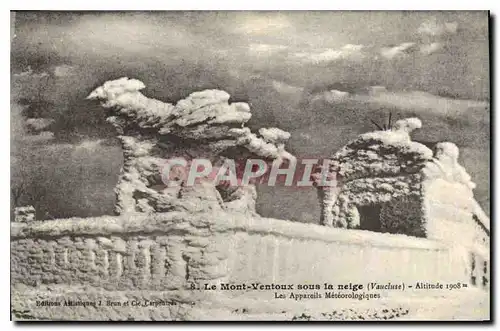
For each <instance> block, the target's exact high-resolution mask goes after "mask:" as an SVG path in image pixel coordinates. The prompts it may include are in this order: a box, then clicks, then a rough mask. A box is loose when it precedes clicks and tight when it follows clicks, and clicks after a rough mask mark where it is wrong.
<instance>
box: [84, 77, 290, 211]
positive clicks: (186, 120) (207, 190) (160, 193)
mask: <svg viewBox="0 0 500 331" xmlns="http://www.w3.org/2000/svg"><path fill="white" fill-rule="evenodd" d="M144 88H145V85H144V83H142V82H141V81H139V80H136V79H128V78H126V77H124V78H120V79H117V80H113V81H108V82H106V83H104V84H103V85H102V86H100V87H98V88H96V89H95V90H94V91H93V92H92V93H90V95H89V96H88V97H87V98H88V99H91V100H99V101H100V102H101V105H102V106H103V107H104V108H108V109H110V111H111V116H109V117H108V119H107V120H108V122H110V123H111V124H112V125H113V126H114V127H115V128H116V130H117V131H118V134H119V138H120V140H121V142H122V146H123V150H124V156H125V160H124V167H123V171H122V175H121V177H120V180H119V182H118V185H117V195H118V203H117V212H118V213H124V212H138V211H139V212H152V211H168V210H171V209H172V208H173V209H179V208H180V209H182V210H184V209H187V210H193V209H195V210H197V211H200V210H204V209H205V207H207V208H208V206H205V203H201V204H200V203H195V204H193V203H187V204H183V203H182V201H181V200H182V199H181V200H179V199H177V197H179V196H181V197H183V198H185V199H187V200H191V202H193V201H194V200H196V201H198V200H206V201H210V204H213V206H212V207H210V208H209V209H213V208H215V209H217V208H226V207H228V206H232V205H238V206H239V207H238V209H239V210H244V209H245V208H242V207H241V204H238V203H235V200H241V201H249V204H250V205H252V206H253V204H252V203H251V201H254V200H255V192H254V189H252V188H245V189H241V190H237V192H234V190H233V191H232V192H231V194H222V195H223V196H224V197H225V199H229V200H228V201H223V202H222V205H221V203H220V201H221V200H222V199H221V197H220V195H219V192H218V191H217V190H220V189H222V188H215V187H211V186H210V185H205V184H204V185H202V186H203V187H204V188H203V189H202V191H203V192H197V193H196V191H197V189H194V188H189V189H187V188H182V187H174V188H172V187H165V185H164V183H163V182H162V178H161V170H162V166H164V164H165V162H166V161H167V160H168V159H170V158H179V157H180V158H184V159H186V160H187V161H188V162H190V161H192V160H193V159H195V158H204V159H208V160H210V161H211V162H212V164H213V165H214V166H220V165H221V164H222V163H223V162H224V160H225V159H226V158H234V159H245V158H252V157H255V158H262V159H265V160H270V161H272V160H276V159H278V160H285V159H293V158H294V157H293V156H292V155H291V154H290V153H288V152H287V151H286V150H285V147H284V145H285V143H286V141H287V140H288V139H289V138H290V134H289V133H288V132H285V131H282V130H280V129H277V128H271V129H266V128H263V129H261V130H260V131H259V133H252V132H251V131H250V129H249V128H247V127H245V124H246V123H247V122H248V120H250V118H251V116H252V114H251V112H250V107H249V106H248V104H246V103H243V102H235V103H231V104H230V103H229V102H228V101H229V98H230V95H229V94H228V93H226V92H224V91H220V90H204V91H200V92H194V93H191V94H190V95H189V96H188V97H187V98H185V99H182V100H180V101H178V102H177V103H176V104H175V105H174V104H169V103H164V102H162V101H159V100H155V99H151V98H148V97H146V96H145V95H143V94H142V93H141V92H140V91H141V90H142V89H144ZM199 189H201V188H199ZM180 191H182V192H180ZM245 192H246V193H245ZM193 199H194V200H193ZM226 202H227V204H226ZM229 202H231V203H230V204H229ZM179 203H180V204H181V206H179ZM252 206H250V207H248V208H249V209H253V207H252Z"/></svg>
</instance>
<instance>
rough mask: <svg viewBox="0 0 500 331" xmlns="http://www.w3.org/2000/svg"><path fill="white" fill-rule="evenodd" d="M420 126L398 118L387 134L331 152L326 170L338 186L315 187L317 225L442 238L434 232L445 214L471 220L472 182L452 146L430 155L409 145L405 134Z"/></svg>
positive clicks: (418, 145)
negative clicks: (319, 211)
mask: <svg viewBox="0 0 500 331" xmlns="http://www.w3.org/2000/svg"><path fill="white" fill-rule="evenodd" d="M421 126H422V123H421V121H420V120H419V119H418V118H407V119H402V120H399V121H397V122H396V123H395V124H394V126H393V127H392V128H391V129H390V130H383V131H375V132H369V133H365V134H361V135H360V136H358V137H357V138H356V139H354V140H353V141H351V142H349V143H348V144H347V145H346V146H344V147H343V148H342V149H341V150H339V151H338V152H337V153H335V154H334V155H333V156H332V158H331V160H330V166H329V168H328V172H329V173H330V174H331V175H332V176H334V177H335V179H336V183H337V185H335V186H325V187H320V186H318V194H319V196H320V200H321V223H322V224H324V225H327V226H334V227H344V228H362V229H367V230H374V231H381V232H391V233H403V234H407V235H413V236H418V237H433V236H437V235H439V236H441V237H442V236H443V235H442V234H441V232H443V233H447V232H449V231H441V229H440V230H439V231H438V228H439V227H440V225H439V224H443V223H442V222H441V221H442V220H445V219H449V216H450V214H449V213H450V212H453V216H457V215H458V213H460V212H462V211H463V212H464V214H463V215H462V218H463V219H468V221H469V220H470V219H472V214H471V210H472V207H471V206H472V205H473V202H474V198H473V193H472V189H473V188H474V187H475V184H474V183H472V182H471V178H470V176H469V175H468V174H467V172H466V171H465V169H464V168H463V167H462V166H460V165H459V164H458V153H459V151H458V148H457V146H455V145H454V144H453V143H450V142H441V143H437V144H435V146H434V147H433V148H434V150H435V151H433V150H431V149H430V148H429V147H427V146H426V145H424V144H422V143H419V142H416V141H412V140H411V137H410V133H411V132H412V131H413V130H415V129H418V128H420V127H421ZM457 195H458V196H460V197H458V196H457ZM450 197H451V198H450ZM453 199H455V201H456V202H453ZM447 204H450V206H449V208H448V206H447ZM440 213H442V217H441V216H439V214H440ZM363 222H365V224H363ZM368 222H374V223H377V222H378V224H371V225H370V224H368ZM469 223H472V222H468V224H469ZM440 239H442V238H440Z"/></svg>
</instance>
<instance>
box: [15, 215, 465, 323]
mask: <svg viewBox="0 0 500 331" xmlns="http://www.w3.org/2000/svg"><path fill="white" fill-rule="evenodd" d="M12 226H13V228H12V235H13V240H12V242H11V251H12V256H11V259H12V274H11V279H12V284H13V300H14V302H15V303H16V305H15V306H16V307H17V308H18V309H21V310H23V309H24V310H26V309H27V310H33V311H38V310H40V312H39V314H42V315H43V314H45V315H43V316H45V317H49V318H50V316H49V315H50V314H53V312H52V313H50V312H48V311H47V310H43V309H44V308H43V307H42V308H41V307H34V300H35V299H38V300H40V299H42V297H43V299H46V297H47V295H51V296H56V295H59V296H62V297H65V298H68V296H73V297H74V299H80V300H83V299H85V298H87V299H89V300H90V298H91V297H92V296H93V295H99V296H100V297H101V298H103V297H105V298H109V299H111V300H113V299H114V300H125V299H127V300H130V299H134V300H141V299H148V300H153V299H155V298H156V300H159V299H161V300H165V301H173V302H176V303H177V304H178V307H175V306H168V308H166V309H156V313H153V312H152V310H151V311H150V310H147V309H143V308H141V309H138V308H133V309H131V310H129V311H127V313H126V314H127V316H129V317H132V318H135V319H141V318H145V319H151V318H152V317H151V316H153V318H154V316H157V318H160V319H191V320H195V319H200V318H204V317H206V313H207V312H208V311H211V309H216V307H218V308H217V309H220V310H221V311H220V314H221V315H220V316H221V318H228V317H229V316H234V315H232V314H233V313H234V311H235V309H236V308H237V307H239V309H240V311H241V310H242V309H245V310H246V311H248V310H251V311H261V312H262V313H264V312H266V313H267V314H269V312H270V311H274V310H273V309H271V310H269V309H268V308H269V307H267V304H272V305H274V307H275V308H276V309H278V307H279V311H278V310H277V313H278V312H279V313H282V312H283V311H285V312H286V314H289V313H290V314H292V313H293V314H296V313H297V312H303V311H305V309H306V308H307V307H309V308H311V307H312V306H311V307H310V305H314V302H300V303H299V302H293V301H289V300H285V301H286V302H288V303H283V304H281V303H277V302H276V301H275V299H274V298H270V297H269V296H270V295H271V296H272V295H273V293H271V292H269V291H257V292H254V293H253V292H252V293H250V292H245V293H242V292H238V291H227V292H221V291H214V293H207V291H204V292H197V291H191V290H189V286H190V284H191V283H193V282H194V283H209V284H220V283H223V282H224V283H226V282H240V281H241V282H245V283H248V282H251V281H255V282H260V283H264V282H277V283H291V284H316V283H318V284H321V283H322V282H330V283H334V284H339V283H341V282H349V281H359V282H365V283H366V282H367V281H379V282H384V281H385V282H394V280H395V279H397V280H398V281H401V282H402V281H405V282H410V281H422V280H429V281H431V280H432V281H436V280H441V281H459V280H460V281H467V280H468V278H467V277H468V275H467V274H466V273H465V272H464V270H465V269H464V268H465V267H464V265H463V261H462V260H461V259H459V258H457V257H456V255H455V252H454V251H453V250H450V249H449V247H447V246H446V245H444V244H443V243H441V242H438V241H433V240H428V239H423V238H415V237H410V236H405V235H394V234H384V233H373V232H369V231H361V230H347V229H337V228H329V227H324V226H320V225H314V224H302V223H294V222H289V221H284V220H277V219H269V218H261V217H249V216H248V214H243V213H235V212H225V211H216V212H204V213H187V212H171V213H164V214H153V215H147V214H139V215H128V216H125V215H124V216H119V217H111V216H108V217H96V218H85V219H74V218H73V219H61V220H52V221H45V222H32V223H13V224H12ZM430 261H432V263H430ZM402 265H404V266H406V267H405V268H401V266H402ZM69 288H71V293H72V294H71V295H70V294H68V292H67V291H68V289H69ZM34 289H36V291H35V290H34ZM78 289H81V291H80V290H78ZM395 295H396V296H397V293H396V294H395ZM416 295H423V294H421V293H420V294H416ZM426 295H428V293H426ZM384 296H387V297H391V296H392V294H391V293H389V292H387V293H384ZM313 301H315V300H313ZM334 301H335V300H334ZM321 302H323V308H324V309H326V308H327V307H326V306H324V301H321ZM337 303H338V302H337ZM360 303H362V302H360ZM207 305H208V306H207ZM263 305H265V307H264V308H263ZM327 305H329V303H328V304H327ZM336 305H337V306H339V305H340V304H336ZM342 305H345V303H343V304H342ZM333 306H335V303H334V302H333V303H332V307H333ZM353 307H354V306H353ZM313 308H314V309H313ZM318 308H320V307H312V308H311V309H312V310H314V311H318ZM89 309H92V308H91V307H90V308H88V307H87V308H83V307H77V308H73V309H69V308H68V309H66V310H65V311H66V313H69V314H73V315H71V316H75V317H79V316H88V315H87V314H88V313H89ZM172 309H173V310H172ZM259 309H260V310H259ZM228 310H230V311H233V313H231V312H229V311H228ZM53 311H54V310H53ZM105 311H106V312H108V313H109V314H110V315H109V316H112V317H113V318H117V319H120V318H122V315H123V314H124V310H123V308H115V309H113V308H112V307H109V308H106V310H105ZM160 312H163V313H160ZM47 314H49V315H47ZM143 314H147V315H143ZM148 314H153V315H148ZM155 314H157V315H155ZM200 314H201V315H200ZM145 316H147V317H145ZM236 316H241V315H239V314H236ZM262 316H263V315H261V317H262ZM266 316H267V315H266ZM287 316H288V315H287ZM289 317H290V316H289ZM290 318H291V317H290Z"/></svg>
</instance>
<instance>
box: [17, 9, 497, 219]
mask: <svg viewBox="0 0 500 331" xmlns="http://www.w3.org/2000/svg"><path fill="white" fill-rule="evenodd" d="M11 60H12V62H11V63H12V101H11V103H12V107H11V108H12V109H11V114H12V116H11V117H12V121H11V127H12V137H13V148H12V160H13V162H12V163H13V167H12V168H13V181H14V182H16V181H19V180H21V178H26V175H25V174H26V173H28V174H29V176H30V177H32V178H33V179H31V180H29V181H28V182H29V186H30V187H31V188H30V189H27V190H28V191H29V192H31V193H29V194H26V197H25V198H22V199H25V200H26V201H24V202H28V200H29V199H30V196H31V197H34V196H37V197H39V198H38V200H39V203H38V207H39V208H40V209H43V210H44V211H43V213H44V214H45V212H46V211H50V212H49V214H50V215H52V216H53V217H62V216H71V215H78V216H86V215H100V214H110V213H111V212H112V206H113V203H114V193H113V187H114V185H115V183H116V180H117V176H118V173H119V168H120V164H121V152H120V148H119V146H118V145H117V143H116V141H115V140H113V138H112V137H113V131H112V129H111V128H110V127H109V126H107V125H106V123H105V121H104V120H105V117H106V116H105V113H104V112H103V110H102V109H100V108H99V107H98V106H97V105H95V104H93V103H91V102H88V101H86V100H85V99H84V98H85V96H86V95H87V94H88V93H89V92H90V91H91V90H92V89H93V88H95V87H96V86H98V85H100V84H102V83H103V82H104V81H106V80H110V79H116V78H119V77H122V76H128V77H131V78H132V77H133V78H138V79H140V80H142V81H143V82H144V83H145V84H146V86H147V88H146V89H145V90H144V94H146V95H147V96H149V97H154V98H157V99H161V100H164V101H168V102H175V101H176V100H178V99H179V98H183V97H185V96H187V95H188V94H189V93H191V92H193V91H196V90H200V89H204V88H219V89H223V90H226V91H227V92H229V93H230V94H231V95H232V98H233V100H235V101H246V102H248V103H249V104H250V106H251V108H252V112H253V113H254V115H253V118H252V120H251V122H250V123H249V125H250V126H251V127H255V128H257V127H261V126H278V127H280V128H282V129H285V130H288V131H290V132H291V134H292V138H291V141H290V143H289V146H288V148H289V150H290V151H291V152H292V153H295V154H296V155H298V156H317V157H326V156H328V155H330V154H332V153H334V152H335V151H336V150H338V149H339V148H340V147H341V146H342V145H343V144H345V143H346V142H347V141H348V140H349V139H352V138H354V137H355V136H356V135H357V134H359V133H362V132H366V131H368V130H371V129H373V126H371V124H370V119H374V120H375V121H383V120H385V119H386V118H387V116H388V113H389V112H392V114H393V117H394V118H396V119H397V118H401V117H406V116H418V117H420V118H421V119H422V120H423V129H422V130H420V132H419V133H418V134H417V138H418V139H421V140H427V141H443V140H446V141H451V142H454V143H456V144H457V145H458V146H459V147H460V150H461V162H462V164H464V166H465V167H466V168H467V169H468V171H469V172H470V173H471V175H472V177H473V180H474V181H476V183H478V188H477V189H476V197H477V199H478V201H480V203H481V204H482V206H483V207H484V208H485V209H486V212H487V213H488V212H489V157H490V155H489V139H490V132H489V102H488V100H489V58H488V15H487V13H486V12H127V13H119V12H106V13H96V12H85V13H77V12H18V13H16V15H15V16H14V20H13V30H12V49H11ZM374 86H375V87H374ZM35 119H36V120H35ZM19 164H23V165H24V166H23V167H21V166H19ZM21 168H22V169H23V170H22V171H21V170H16V169H21ZM259 191H260V199H259V209H260V211H261V213H262V214H264V215H266V216H274V217H280V218H294V219H297V220H300V221H308V222H310V221H317V216H318V211H319V208H317V207H316V206H317V201H316V196H315V193H314V192H313V191H310V192H309V191H308V192H303V191H300V192H297V191H296V190H295V191H294V190H293V189H285V188H274V189H271V188H260V190H259Z"/></svg>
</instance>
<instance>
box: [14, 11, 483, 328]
mask: <svg viewBox="0 0 500 331" xmlns="http://www.w3.org/2000/svg"><path fill="white" fill-rule="evenodd" d="M489 22H490V14H489V12H487V11H147V12H146V11H144V12H133V11H132V12H131V11H127V12H125V11H106V12H104V11H103V12H99V11H93V12H77V11H73V12H72V11H12V12H11V109H10V114H11V115H10V116H11V133H10V135H11V161H10V162H11V223H10V224H11V233H10V237H11V244H10V247H11V251H10V259H11V266H10V275H11V276H10V277H11V318H12V320H15V321H243V322H247V321H289V322H292V321H331V322H340V321H358V322H360V321H490V319H491V317H490V293H491V292H490V135H491V132H490V128H491V123H490V120H491V110H490V93H491V92H490V57H489V54H490V46H489V36H490V31H489V25H490V24H489Z"/></svg>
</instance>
